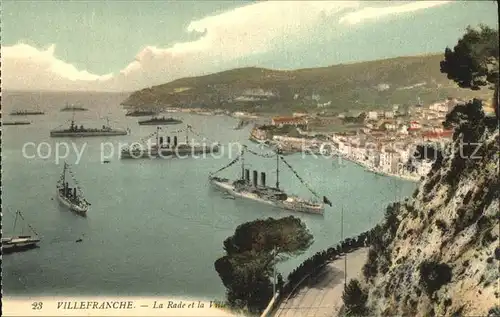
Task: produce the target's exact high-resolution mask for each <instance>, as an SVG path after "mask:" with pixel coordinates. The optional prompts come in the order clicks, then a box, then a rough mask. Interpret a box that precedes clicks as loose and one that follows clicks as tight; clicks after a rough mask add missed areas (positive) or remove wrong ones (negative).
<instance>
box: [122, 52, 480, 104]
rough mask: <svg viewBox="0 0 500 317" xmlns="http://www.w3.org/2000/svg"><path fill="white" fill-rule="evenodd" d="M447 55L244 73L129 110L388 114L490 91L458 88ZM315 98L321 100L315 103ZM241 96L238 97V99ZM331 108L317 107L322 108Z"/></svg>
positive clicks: (173, 87)
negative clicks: (252, 93) (256, 94)
mask: <svg viewBox="0 0 500 317" xmlns="http://www.w3.org/2000/svg"><path fill="white" fill-rule="evenodd" d="M442 59H443V55H442V54H435V55H422V56H409V57H397V58H391V59H385V60H377V61H369V62H361V63H353V64H339V65H333V66H328V67H320V68H309V69H299V70H292V71H282V70H271V69H264V68H255V67H250V68H239V69H232V70H228V71H223V72H219V73H215V74H210V75H205V76H199V77H190V78H182V79H178V80H174V81H172V82H169V83H166V84H163V85H159V86H154V87H151V88H146V89H142V90H140V91H136V92H134V93H132V94H131V95H130V96H129V98H127V100H125V101H124V102H123V104H124V106H127V107H143V108H147V107H158V106H160V107H167V106H171V107H184V108H189V107H204V108H207V109H215V108H223V109H229V110H232V111H237V110H243V111H255V112H261V113H289V112H291V111H312V112H319V111H327V112H332V113H333V112H341V111H347V110H365V109H375V108H377V109H383V108H388V107H390V106H391V105H392V104H401V105H407V104H415V103H417V100H418V98H420V100H421V101H422V102H423V103H429V102H433V101H437V100H441V99H443V98H446V97H448V96H453V97H458V98H471V97H477V96H481V94H482V95H484V94H485V92H471V91H470V90H464V89H460V88H458V87H457V86H456V85H454V84H453V83H452V82H451V81H450V80H448V79H447V78H446V75H444V74H441V73H440V71H439V62H440V61H441V60H442ZM252 89H253V90H260V91H265V92H270V93H273V94H274V96H272V97H269V98H267V99H265V100H255V101H246V100H240V99H241V97H242V95H248V90H252ZM313 94H314V95H315V96H316V98H312V96H313ZM238 97H239V98H238ZM328 102H330V104H329V105H324V106H318V103H320V104H325V103H328Z"/></svg>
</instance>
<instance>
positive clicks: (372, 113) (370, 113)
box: [367, 111, 378, 120]
mask: <svg viewBox="0 0 500 317" xmlns="http://www.w3.org/2000/svg"><path fill="white" fill-rule="evenodd" d="M367 118H368V120H377V118H378V113H377V111H368V114H367Z"/></svg>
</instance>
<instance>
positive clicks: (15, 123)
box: [2, 121, 31, 125]
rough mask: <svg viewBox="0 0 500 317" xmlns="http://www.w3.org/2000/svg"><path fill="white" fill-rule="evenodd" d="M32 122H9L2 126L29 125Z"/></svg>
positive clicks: (3, 123)
mask: <svg viewBox="0 0 500 317" xmlns="http://www.w3.org/2000/svg"><path fill="white" fill-rule="evenodd" d="M29 124H31V122H29V121H10V122H9V121H7V122H2V125H29Z"/></svg>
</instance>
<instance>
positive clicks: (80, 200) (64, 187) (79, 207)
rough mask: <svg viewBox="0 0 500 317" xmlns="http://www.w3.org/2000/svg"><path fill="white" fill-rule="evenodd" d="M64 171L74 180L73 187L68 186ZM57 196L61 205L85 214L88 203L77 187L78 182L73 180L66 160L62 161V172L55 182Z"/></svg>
mask: <svg viewBox="0 0 500 317" xmlns="http://www.w3.org/2000/svg"><path fill="white" fill-rule="evenodd" d="M66 173H68V174H69V175H70V177H69V178H72V179H73V181H74V182H75V187H73V188H71V187H69V183H68V182H67V180H68V178H67V177H66ZM57 198H58V199H59V202H60V203H61V204H62V205H63V206H65V207H67V208H69V209H70V210H72V211H74V212H76V213H78V214H81V215H86V214H87V211H88V209H89V206H90V203H89V202H88V201H87V200H86V199H85V198H84V197H83V192H82V190H81V189H80V188H79V187H78V182H77V181H76V180H75V177H74V175H73V172H72V171H71V169H70V167H69V164H68V163H66V162H64V167H63V172H62V174H61V178H60V179H59V181H58V183H57Z"/></svg>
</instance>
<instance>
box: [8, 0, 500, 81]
mask: <svg viewBox="0 0 500 317" xmlns="http://www.w3.org/2000/svg"><path fill="white" fill-rule="evenodd" d="M2 11H3V12H2V31H3V32H2V52H1V53H2V75H3V76H2V84H3V88H4V89H22V90H47V89H48V90H106V91H131V90H136V89H141V88H145V87H149V86H152V85H157V84H162V83H165V82H168V81H171V80H174V79H177V78H180V77H185V76H194V75H202V74H206V73H210V72H216V71H221V70H226V69H231V68H235V67H246V66H260V67H267V68H279V69H295V68H304V67H318V66H327V65H332V64H338V63H345V62H352V61H363V60H373V59H380V58H387V57H395V56H402V55H416V54H422V53H434V52H443V51H444V48H445V47H446V46H453V45H454V44H455V43H456V41H457V39H458V38H459V37H460V36H461V35H462V34H463V33H464V30H465V28H466V27H467V25H469V24H470V25H473V26H477V25H478V24H479V23H484V24H487V25H490V26H494V27H496V25H497V8H496V4H495V3H494V2H493V1H477V2H476V1H460V2H449V1H419V2H397V1H390V2H389V1H387V2H385V1H382V2H375V1H366V2H364V1H332V2H329V1H317V2H316V1H302V2H301V1H292V2H286V1H276V2H274V1H234V2H231V1H212V0H210V1H208V0H206V1H185V0H179V1H146V0H142V1H132V0H129V1H87V2H86V1H68V0H66V1H12V0H11V1H9V0H4V1H3V8H2Z"/></svg>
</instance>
